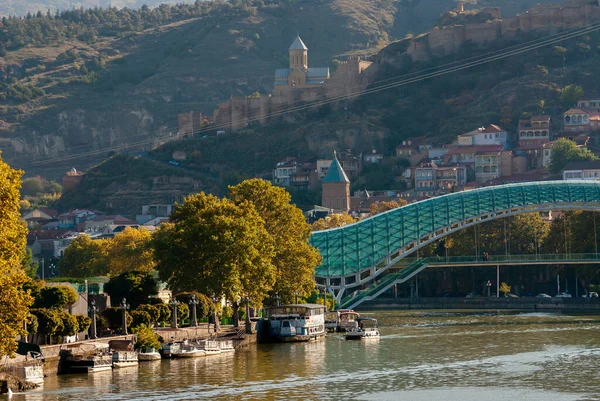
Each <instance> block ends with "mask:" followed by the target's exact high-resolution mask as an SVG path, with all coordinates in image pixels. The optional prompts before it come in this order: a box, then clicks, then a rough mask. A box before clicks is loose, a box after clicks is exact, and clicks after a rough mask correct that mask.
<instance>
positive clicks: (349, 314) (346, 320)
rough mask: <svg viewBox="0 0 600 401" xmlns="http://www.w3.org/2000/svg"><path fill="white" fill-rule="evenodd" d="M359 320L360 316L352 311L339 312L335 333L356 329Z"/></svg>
mask: <svg viewBox="0 0 600 401" xmlns="http://www.w3.org/2000/svg"><path fill="white" fill-rule="evenodd" d="M359 318H360V314H358V313H357V312H354V311H353V310H345V311H341V312H340V320H339V322H338V327H337V331H341V332H344V331H350V330H355V329H357V328H358V319H359Z"/></svg>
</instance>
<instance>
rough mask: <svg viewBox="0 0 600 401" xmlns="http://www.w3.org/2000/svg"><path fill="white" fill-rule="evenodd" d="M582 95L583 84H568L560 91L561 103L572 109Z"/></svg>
mask: <svg viewBox="0 0 600 401" xmlns="http://www.w3.org/2000/svg"><path fill="white" fill-rule="evenodd" d="M582 97H583V88H582V87H581V86H579V85H575V84H571V85H567V86H565V87H564V88H563V90H562V91H561V93H560V103H561V104H562V105H563V107H564V108H565V109H570V108H571V107H573V106H574V105H575V104H577V101H578V100H579V99H581V98H582Z"/></svg>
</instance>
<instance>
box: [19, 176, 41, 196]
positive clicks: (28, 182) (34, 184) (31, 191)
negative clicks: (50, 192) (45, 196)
mask: <svg viewBox="0 0 600 401" xmlns="http://www.w3.org/2000/svg"><path fill="white" fill-rule="evenodd" d="M42 192H44V183H43V182H42V178H41V177H32V178H26V179H24V180H23V187H22V189H21V193H22V194H23V195H29V196H36V195H39V194H41V193H42Z"/></svg>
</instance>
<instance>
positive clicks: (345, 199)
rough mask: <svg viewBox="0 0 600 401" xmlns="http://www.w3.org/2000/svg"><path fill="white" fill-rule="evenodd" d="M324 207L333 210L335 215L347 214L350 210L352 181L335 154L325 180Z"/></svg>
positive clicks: (322, 199)
mask: <svg viewBox="0 0 600 401" xmlns="http://www.w3.org/2000/svg"><path fill="white" fill-rule="evenodd" d="M321 203H322V206H323V207H326V208H329V209H333V211H334V212H335V213H346V212H348V210H350V180H349V179H348V176H347V175H346V173H345V172H344V169H343V168H342V165H341V164H340V162H339V161H338V159H337V156H336V154H335V152H334V153H333V161H332V162H331V165H330V166H329V170H327V174H326V175H325V178H324V179H323V195H322V198H321Z"/></svg>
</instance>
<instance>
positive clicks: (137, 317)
mask: <svg viewBox="0 0 600 401" xmlns="http://www.w3.org/2000/svg"><path fill="white" fill-rule="evenodd" d="M131 318H132V319H133V323H132V326H133V327H138V326H141V325H144V326H147V327H151V326H152V318H151V317H150V314H149V313H148V312H146V311H143V310H137V309H136V310H134V311H133V312H131Z"/></svg>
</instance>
